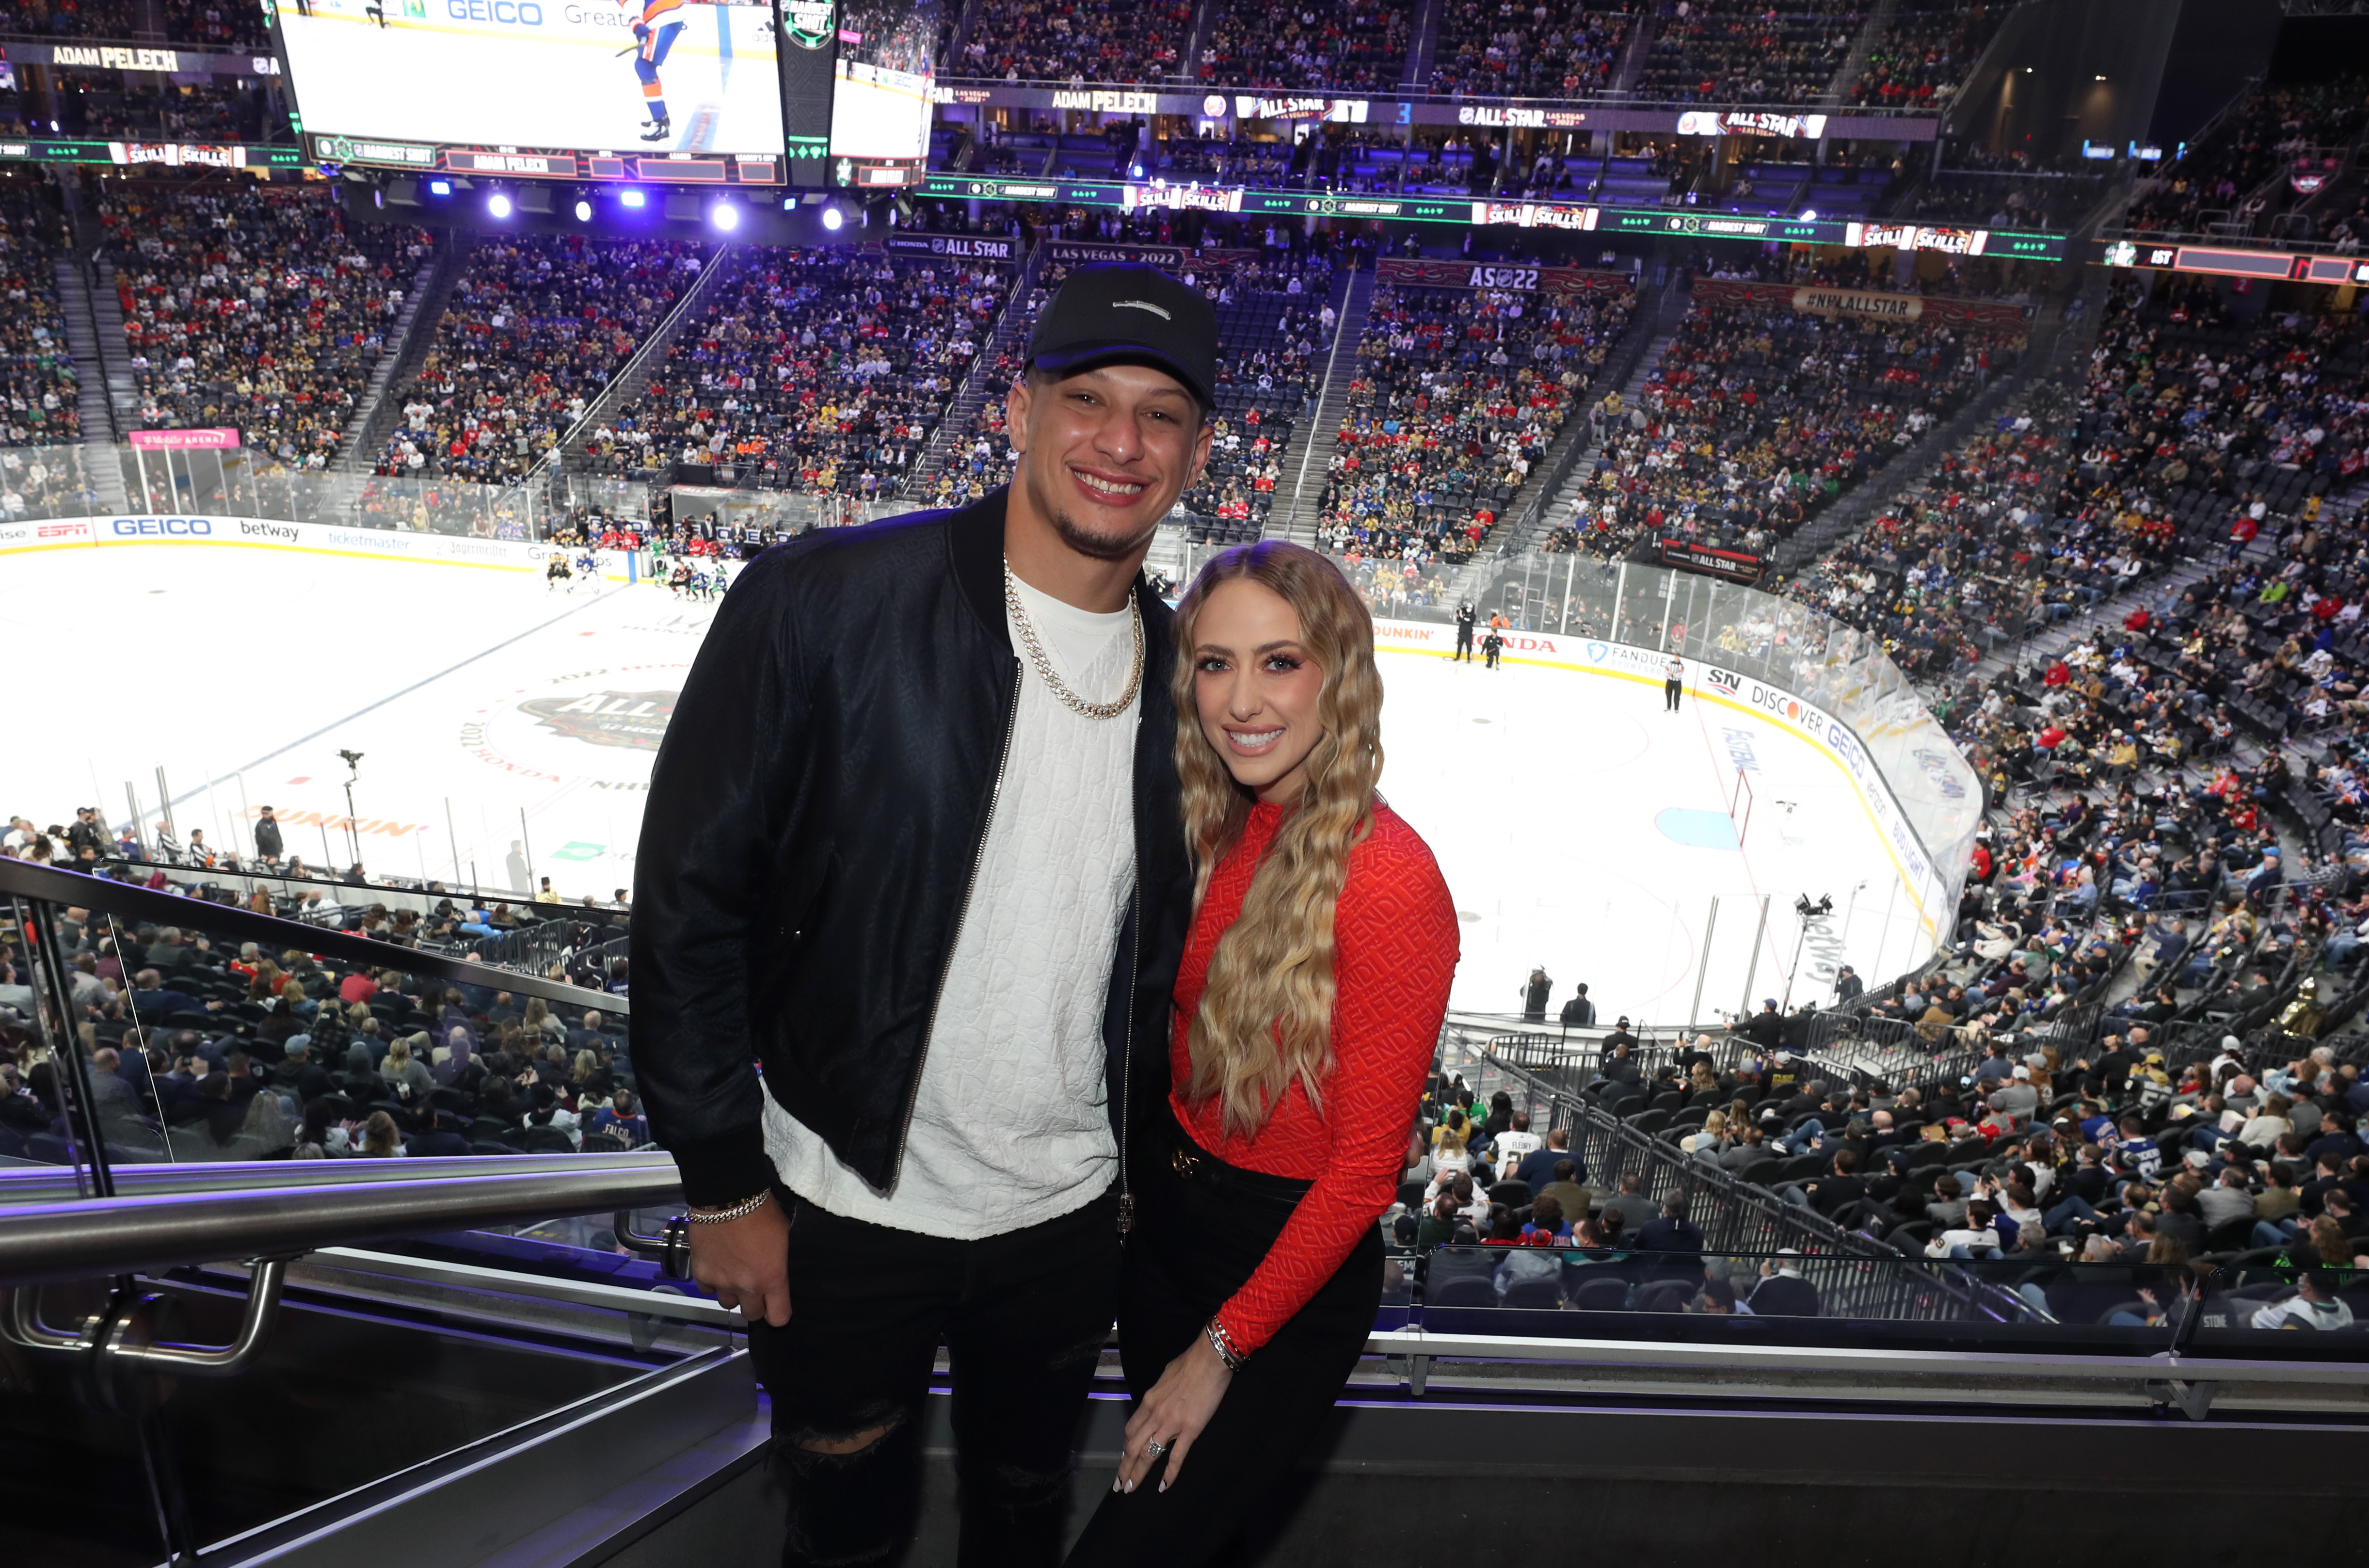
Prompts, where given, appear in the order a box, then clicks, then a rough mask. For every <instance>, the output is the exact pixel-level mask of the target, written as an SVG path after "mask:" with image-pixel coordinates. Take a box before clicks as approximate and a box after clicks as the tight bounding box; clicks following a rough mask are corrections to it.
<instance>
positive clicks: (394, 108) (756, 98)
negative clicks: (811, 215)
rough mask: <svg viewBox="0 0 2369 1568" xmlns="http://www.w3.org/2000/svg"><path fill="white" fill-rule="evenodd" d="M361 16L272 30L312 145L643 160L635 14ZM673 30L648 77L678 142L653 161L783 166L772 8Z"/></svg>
mask: <svg viewBox="0 0 2369 1568" xmlns="http://www.w3.org/2000/svg"><path fill="white" fill-rule="evenodd" d="M365 4H366V0H314V4H313V5H312V6H311V7H310V14H309V15H306V14H300V13H299V12H298V11H297V10H296V9H294V8H293V7H291V8H290V9H289V10H288V12H287V13H286V14H285V15H284V16H283V17H281V18H280V25H281V27H282V29H283V30H284V32H285V34H286V37H287V40H288V52H289V70H290V73H291V74H292V77H293V79H294V82H295V86H296V92H297V96H298V98H299V101H300V103H301V104H302V107H303V111H304V128H305V129H306V130H307V131H311V132H317V133H322V134H335V135H346V136H362V137H370V136H387V137H403V138H409V139H414V140H429V141H437V142H448V143H463V144H475V145H480V146H488V147H578V148H588V149H602V150H606V151H610V152H620V153H627V152H640V151H642V150H644V149H643V147H642V144H641V143H640V141H639V135H640V129H639V128H640V126H641V125H642V123H643V122H644V121H645V120H647V109H645V108H644V105H643V98H642V87H641V81H640V78H638V77H637V76H635V74H634V58H633V55H632V50H633V48H634V35H633V32H632V30H631V27H630V24H631V21H632V14H629V13H627V12H626V11H624V10H623V9H619V8H616V7H612V6H578V5H560V4H557V3H554V4H553V5H551V6H549V7H548V10H547V12H546V10H545V9H544V7H542V6H536V5H534V4H533V0H523V3H522V4H511V3H510V0H502V3H501V4H498V5H491V6H489V5H487V4H485V3H483V0H470V3H463V0H452V5H451V6H447V5H446V4H444V3H442V0H440V3H439V4H438V5H437V6H435V7H434V11H433V14H432V16H418V17H406V15H405V8H404V7H403V6H400V5H399V4H397V3H396V0H387V4H386V6H385V7H384V9H385V11H386V14H387V22H388V25H387V26H386V27H384V28H382V27H380V26H379V25H378V24H377V22H376V21H375V20H374V19H372V17H369V16H368V15H367V14H366V11H365ZM421 9H423V10H424V9H426V7H421ZM497 12H499V13H500V15H499V17H497V16H496V14H495V13H497ZM522 13H523V14H531V15H532V17H534V18H536V19H535V20H534V21H532V23H528V22H526V21H524V20H522ZM675 16H676V17H678V18H680V19H681V23H682V30H681V32H680V33H679V34H678V35H677V36H676V38H675V41H674V44H673V46H672V48H671V49H670V50H669V52H668V54H667V58H666V61H665V63H664V65H663V66H662V67H661V69H660V70H659V73H658V80H659V84H660V86H663V87H664V88H665V89H666V105H667V112H668V114H669V116H670V117H671V120H672V123H673V131H674V133H673V136H672V137H671V138H670V139H669V141H668V142H667V143H664V144H663V145H662V146H661V147H660V148H659V150H660V151H663V152H681V153H738V154H758V155H768V156H773V157H779V156H780V155H781V150H782V90H781V78H780V75H779V74H778V72H777V71H776V69H775V63H774V41H773V32H772V27H773V23H772V10H771V8H770V7H768V6H711V5H694V6H683V7H681V9H680V10H679V11H678V12H676V13H675Z"/></svg>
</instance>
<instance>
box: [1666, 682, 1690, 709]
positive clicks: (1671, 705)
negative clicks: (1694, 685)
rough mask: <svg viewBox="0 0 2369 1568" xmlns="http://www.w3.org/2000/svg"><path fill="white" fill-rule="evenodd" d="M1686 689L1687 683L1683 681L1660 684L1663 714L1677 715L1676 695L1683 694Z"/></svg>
mask: <svg viewBox="0 0 2369 1568" xmlns="http://www.w3.org/2000/svg"><path fill="white" fill-rule="evenodd" d="M1686 689H1687V683H1686V682H1685V681H1663V682H1662V711H1663V712H1664V713H1665V714H1674V713H1677V711H1678V695H1679V693H1680V692H1684V691H1685V690H1686Z"/></svg>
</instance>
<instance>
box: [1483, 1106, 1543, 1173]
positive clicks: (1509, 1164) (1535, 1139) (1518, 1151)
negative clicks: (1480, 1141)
mask: <svg viewBox="0 0 2369 1568" xmlns="http://www.w3.org/2000/svg"><path fill="white" fill-rule="evenodd" d="M1543 1141H1544V1140H1543V1139H1540V1138H1539V1135H1538V1134H1537V1133H1534V1132H1532V1131H1531V1130H1530V1118H1529V1117H1528V1116H1525V1115H1524V1114H1523V1113H1521V1112H1520V1111H1516V1112H1515V1113H1514V1119H1513V1121H1512V1123H1511V1124H1510V1125H1509V1126H1507V1127H1506V1128H1505V1131H1503V1132H1501V1133H1499V1134H1498V1135H1497V1136H1496V1139H1494V1141H1493V1148H1494V1150H1495V1155H1494V1159H1493V1163H1494V1164H1495V1165H1496V1167H1497V1169H1498V1171H1499V1172H1500V1173H1503V1174H1507V1175H1510V1174H1511V1173H1512V1171H1513V1170H1515V1169H1518V1168H1519V1167H1520V1165H1521V1162H1523V1161H1524V1160H1526V1159H1528V1158H1529V1157H1530V1156H1531V1155H1533V1154H1535V1153H1537V1152H1539V1148H1540V1145H1541V1144H1542V1142H1543Z"/></svg>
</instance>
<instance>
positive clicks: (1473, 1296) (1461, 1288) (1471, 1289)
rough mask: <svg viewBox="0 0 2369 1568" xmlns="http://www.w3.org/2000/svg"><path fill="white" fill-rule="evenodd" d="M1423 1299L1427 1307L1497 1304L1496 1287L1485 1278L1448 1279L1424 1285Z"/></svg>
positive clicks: (1487, 1305)
mask: <svg viewBox="0 0 2369 1568" xmlns="http://www.w3.org/2000/svg"><path fill="white" fill-rule="evenodd" d="M1423 1299H1424V1305H1425V1306H1427V1307H1493V1306H1496V1305H1497V1287H1496V1285H1495V1284H1494V1283H1493V1281H1491V1280H1489V1279H1487V1278H1473V1277H1470V1276H1467V1277H1464V1278H1460V1279H1450V1280H1447V1281H1445V1282H1443V1283H1442V1284H1439V1285H1436V1286H1429V1287H1426V1288H1425V1290H1424V1297H1423Z"/></svg>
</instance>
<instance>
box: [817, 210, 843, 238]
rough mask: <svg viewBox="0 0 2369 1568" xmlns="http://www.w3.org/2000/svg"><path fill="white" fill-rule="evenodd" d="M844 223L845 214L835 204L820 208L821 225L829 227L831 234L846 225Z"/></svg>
mask: <svg viewBox="0 0 2369 1568" xmlns="http://www.w3.org/2000/svg"><path fill="white" fill-rule="evenodd" d="M846 223H847V214H846V213H844V212H841V211H840V210H839V208H838V207H837V206H836V205H833V206H830V207H826V208H824V209H823V210H822V226H823V227H824V228H826V229H829V230H830V232H831V233H832V234H837V233H839V231H840V230H841V228H842V227H844V226H845V225H846Z"/></svg>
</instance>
